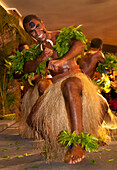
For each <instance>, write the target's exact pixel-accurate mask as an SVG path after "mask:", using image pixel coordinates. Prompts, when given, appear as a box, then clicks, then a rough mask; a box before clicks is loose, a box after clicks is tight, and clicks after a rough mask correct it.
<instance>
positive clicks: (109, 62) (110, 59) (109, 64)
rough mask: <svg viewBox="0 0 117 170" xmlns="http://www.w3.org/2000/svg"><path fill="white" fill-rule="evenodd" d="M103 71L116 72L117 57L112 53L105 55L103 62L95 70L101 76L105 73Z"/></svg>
mask: <svg viewBox="0 0 117 170" xmlns="http://www.w3.org/2000/svg"><path fill="white" fill-rule="evenodd" d="M105 70H109V71H112V70H115V71H117V57H116V56H115V55H114V54H112V53H105V62H104V63H99V64H98V67H97V69H96V71H97V72H99V73H100V74H101V75H102V73H105Z"/></svg>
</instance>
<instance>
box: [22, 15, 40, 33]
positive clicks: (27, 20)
mask: <svg viewBox="0 0 117 170" xmlns="http://www.w3.org/2000/svg"><path fill="white" fill-rule="evenodd" d="M32 19H36V20H38V21H40V22H41V20H40V19H39V18H38V17H37V16H36V15H27V16H26V17H25V18H24V19H23V27H24V29H25V31H27V30H26V28H25V24H26V23H28V22H30V20H32Z"/></svg>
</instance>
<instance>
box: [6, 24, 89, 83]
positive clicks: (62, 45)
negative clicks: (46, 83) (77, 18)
mask: <svg viewBox="0 0 117 170" xmlns="http://www.w3.org/2000/svg"><path fill="white" fill-rule="evenodd" d="M81 26H82V25H79V26H78V27H74V26H69V27H64V28H63V29H62V30H61V32H60V33H59V36H58V37H57V39H56V44H55V45H54V46H53V49H54V50H56V51H57V53H58V57H59V58H60V57H62V56H63V55H64V54H66V53H67V52H68V50H69V48H70V46H69V43H70V41H71V39H72V38H75V39H78V40H81V41H82V42H83V43H84V44H85V47H86V48H87V46H86V42H87V40H86V37H85V36H84V34H83V33H82V31H81ZM39 45H40V44H38V45H35V46H33V47H32V48H30V49H28V50H23V51H22V52H19V51H17V52H16V56H15V55H11V56H9V58H10V59H11V61H7V60H5V62H6V64H5V66H7V68H9V71H8V74H9V78H10V79H12V78H13V75H14V73H18V74H21V73H23V66H24V64H25V62H27V61H30V60H33V59H36V58H37V57H38V56H39V55H40V54H41V52H42V51H41V50H40V49H38V47H39ZM48 59H50V58H47V60H46V61H43V62H41V63H40V64H39V66H38V67H37V69H36V73H38V74H40V75H41V76H42V77H45V75H46V74H49V73H50V72H49V70H48V69H46V62H47V61H48ZM33 77H34V72H32V73H30V74H25V75H23V76H22V77H21V80H22V81H25V80H26V79H28V81H29V84H30V85H33V84H32V82H31V79H32V78H33Z"/></svg>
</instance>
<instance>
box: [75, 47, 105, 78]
mask: <svg viewBox="0 0 117 170" xmlns="http://www.w3.org/2000/svg"><path fill="white" fill-rule="evenodd" d="M104 61H105V57H104V55H103V53H102V51H101V50H100V48H92V49H91V50H89V51H87V52H86V53H85V54H84V55H83V56H82V58H80V59H78V61H77V62H78V64H79V65H80V68H81V70H82V71H83V72H84V73H85V74H86V75H88V76H89V77H90V78H93V76H94V73H95V71H96V68H97V65H98V63H99V62H101V63H103V62H104Z"/></svg>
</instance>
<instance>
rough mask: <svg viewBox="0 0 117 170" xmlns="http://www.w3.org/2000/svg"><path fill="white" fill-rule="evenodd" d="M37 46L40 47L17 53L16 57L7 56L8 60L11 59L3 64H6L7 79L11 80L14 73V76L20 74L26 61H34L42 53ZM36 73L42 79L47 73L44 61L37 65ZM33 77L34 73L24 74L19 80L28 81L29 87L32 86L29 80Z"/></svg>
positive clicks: (35, 46)
mask: <svg viewBox="0 0 117 170" xmlns="http://www.w3.org/2000/svg"><path fill="white" fill-rule="evenodd" d="M39 46H40V44H38V45H34V46H33V47H32V48H29V49H27V50H23V51H21V52H19V51H17V52H16V56H15V55H11V56H9V59H11V60H10V61H7V60H5V62H6V64H5V66H6V67H7V68H8V69H9V70H8V75H9V79H13V75H14V73H15V74H17V73H18V74H22V73H23V67H24V64H25V63H26V62H27V61H31V60H34V59H36V58H37V57H39V55H40V54H41V52H42V51H41V49H38V47H39ZM47 60H48V59H47ZM36 72H37V73H38V74H40V75H41V76H42V77H45V75H46V73H47V71H46V61H43V62H41V63H40V64H39V66H38V67H37V69H36ZM33 77H34V72H32V73H29V74H24V75H23V76H22V77H21V80H22V81H25V80H26V79H28V81H29V83H30V85H33V84H32V83H31V79H32V78H33Z"/></svg>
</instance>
